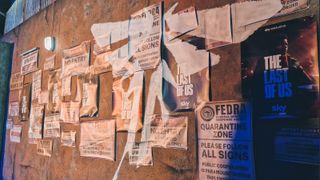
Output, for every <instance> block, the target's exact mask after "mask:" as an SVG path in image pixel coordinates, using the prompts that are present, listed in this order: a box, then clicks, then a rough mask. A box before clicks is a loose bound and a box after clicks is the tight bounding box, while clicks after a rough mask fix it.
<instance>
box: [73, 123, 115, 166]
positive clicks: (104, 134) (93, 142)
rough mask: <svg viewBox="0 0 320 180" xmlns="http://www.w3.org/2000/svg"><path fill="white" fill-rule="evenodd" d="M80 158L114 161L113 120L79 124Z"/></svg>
mask: <svg viewBox="0 0 320 180" xmlns="http://www.w3.org/2000/svg"><path fill="white" fill-rule="evenodd" d="M79 149H80V156H84V157H96V158H104V159H108V160H111V161H114V160H115V157H114V154H115V120H99V121H93V122H83V123H81V135H80V146H79Z"/></svg>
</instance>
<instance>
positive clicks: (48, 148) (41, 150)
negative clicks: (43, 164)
mask: <svg viewBox="0 0 320 180" xmlns="http://www.w3.org/2000/svg"><path fill="white" fill-rule="evenodd" d="M37 154H39V155H42V156H48V157H51V154H52V140H51V139H50V140H49V139H43V140H39V141H38V143H37Z"/></svg>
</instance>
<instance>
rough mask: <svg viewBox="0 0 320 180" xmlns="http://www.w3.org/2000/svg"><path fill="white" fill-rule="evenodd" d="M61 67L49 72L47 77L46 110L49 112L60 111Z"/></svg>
mask: <svg viewBox="0 0 320 180" xmlns="http://www.w3.org/2000/svg"><path fill="white" fill-rule="evenodd" d="M60 75H61V69H57V70H55V71H50V72H49V78H48V92H49V96H48V104H47V106H46V107H47V108H46V110H47V112H48V113H49V114H52V113H58V112H60V105H61V99H62V96H61V78H60V77H61V76H60Z"/></svg>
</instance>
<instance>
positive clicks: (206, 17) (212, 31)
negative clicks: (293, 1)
mask: <svg viewBox="0 0 320 180" xmlns="http://www.w3.org/2000/svg"><path fill="white" fill-rule="evenodd" d="M301 1H304V0H301ZM302 4H303V3H302ZM176 6H177V3H176V4H175V5H174V6H172V7H171V8H170V9H169V10H168V11H167V12H166V13H165V15H164V18H165V19H170V18H172V17H173V16H174V15H173V14H172V12H173V11H174V9H175V8H176ZM302 6H303V5H302ZM281 8H282V4H281V2H280V1H275V0H262V1H248V2H242V3H234V4H232V5H231V13H230V5H226V6H223V7H218V8H211V9H205V10H200V11H197V18H198V27H197V28H196V29H195V30H193V31H190V32H188V33H187V34H188V35H190V36H196V37H199V38H206V41H207V42H206V43H207V45H208V46H207V49H211V48H215V47H219V46H223V45H227V44H230V43H239V42H241V41H244V40H245V39H246V38H248V37H249V36H250V35H251V34H252V33H253V32H254V31H255V30H257V29H258V28H259V27H260V26H262V25H263V24H265V23H266V22H267V20H268V19H269V18H271V17H272V16H274V15H275V14H277V12H278V11H279V10H281ZM230 15H231V16H230ZM231 19H232V21H231ZM231 22H232V23H231ZM230 24H232V27H230ZM230 37H232V39H230Z"/></svg>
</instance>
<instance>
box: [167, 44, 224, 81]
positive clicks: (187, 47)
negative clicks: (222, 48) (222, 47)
mask: <svg viewBox="0 0 320 180" xmlns="http://www.w3.org/2000/svg"><path fill="white" fill-rule="evenodd" d="M165 45H166V47H167V48H168V50H169V51H170V52H171V53H172V55H173V56H174V58H175V60H176V62H177V64H181V66H180V72H181V73H183V74H185V75H192V74H194V73H197V72H199V71H201V70H203V69H204V68H208V62H209V52H208V51H206V50H197V47H195V46H193V45H191V44H189V43H188V42H185V41H181V40H180V39H177V40H173V41H170V42H166V41H165ZM213 56H214V57H216V58H212V65H215V64H217V63H218V62H219V61H220V57H219V56H216V55H213Z"/></svg>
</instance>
